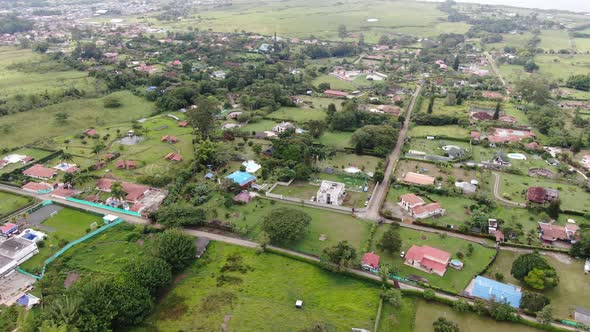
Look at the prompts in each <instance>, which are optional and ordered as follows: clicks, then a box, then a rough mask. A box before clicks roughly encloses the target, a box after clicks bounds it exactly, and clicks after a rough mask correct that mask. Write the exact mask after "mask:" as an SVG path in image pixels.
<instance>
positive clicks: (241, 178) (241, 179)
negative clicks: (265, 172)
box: [225, 171, 256, 186]
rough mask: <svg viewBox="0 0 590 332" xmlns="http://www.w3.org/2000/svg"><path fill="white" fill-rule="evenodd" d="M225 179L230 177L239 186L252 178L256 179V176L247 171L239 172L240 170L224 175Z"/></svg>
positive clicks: (252, 179)
mask: <svg viewBox="0 0 590 332" xmlns="http://www.w3.org/2000/svg"><path fill="white" fill-rule="evenodd" d="M225 178H226V179H230V180H232V181H233V182H235V183H237V184H239V185H240V186H244V185H246V184H248V183H250V182H252V181H254V180H256V177H255V176H254V175H252V174H250V173H247V172H240V171H235V172H233V173H231V174H230V175H228V176H226V177H225Z"/></svg>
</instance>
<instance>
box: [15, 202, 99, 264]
mask: <svg viewBox="0 0 590 332" xmlns="http://www.w3.org/2000/svg"><path fill="white" fill-rule="evenodd" d="M92 223H96V224H97V226H100V225H102V219H101V218H100V217H99V216H96V215H94V214H89V213H85V212H81V211H78V210H72V209H62V210H60V211H59V212H58V213H57V214H55V215H54V216H53V217H50V218H49V219H47V220H45V221H44V222H43V223H42V226H41V227H38V228H39V229H40V230H41V231H42V232H44V233H46V234H47V239H46V240H45V241H44V243H45V245H44V246H43V248H40V249H39V253H38V254H37V255H35V256H33V257H32V258H31V259H29V260H28V261H26V262H25V263H24V264H22V265H21V267H22V268H23V269H25V270H26V271H36V270H37V269H39V268H41V267H42V266H43V262H44V261H45V260H46V259H47V258H49V257H50V256H51V255H53V254H54V253H56V252H57V251H58V250H59V249H61V248H62V247H63V246H65V244H67V243H68V242H71V241H73V240H76V239H79V238H81V237H82V236H84V235H85V234H86V233H87V232H86V231H87V230H89V229H90V225H91V224H92Z"/></svg>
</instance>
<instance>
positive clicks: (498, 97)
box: [481, 91, 504, 100]
mask: <svg viewBox="0 0 590 332" xmlns="http://www.w3.org/2000/svg"><path fill="white" fill-rule="evenodd" d="M481 96H482V97H484V98H486V99H492V100H502V99H504V96H503V95H502V94H501V93H499V92H495V91H483V92H482V93H481Z"/></svg>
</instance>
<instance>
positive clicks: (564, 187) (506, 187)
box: [490, 174, 590, 212]
mask: <svg viewBox="0 0 590 332" xmlns="http://www.w3.org/2000/svg"><path fill="white" fill-rule="evenodd" d="M490 176H492V175H490ZM500 178H501V180H500V188H499V194H500V195H504V194H508V197H510V199H511V200H513V201H515V202H520V203H524V202H525V195H526V190H527V189H528V187H533V186H539V187H549V188H554V189H558V190H559V196H560V201H561V208H562V209H565V210H571V211H579V212H588V211H590V194H588V193H586V192H585V191H584V190H583V189H582V188H580V187H578V186H575V185H571V184H565V183H559V182H553V181H550V180H546V179H542V178H536V177H535V178H534V177H528V176H519V175H513V174H502V175H501V176H500Z"/></svg>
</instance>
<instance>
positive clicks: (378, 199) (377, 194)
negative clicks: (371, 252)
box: [357, 85, 422, 220]
mask: <svg viewBox="0 0 590 332" xmlns="http://www.w3.org/2000/svg"><path fill="white" fill-rule="evenodd" d="M421 90H422V86H421V85H417V86H416V90H415V91H414V94H413V95H412V100H411V101H410V105H409V107H408V111H407V112H406V118H405V121H404V125H403V126H402V128H401V130H400V132H399V135H398V138H397V143H396V144H395V148H393V151H391V153H390V154H389V161H388V163H387V167H386V168H385V172H384V174H385V176H384V178H383V181H382V182H381V183H379V184H378V185H377V188H376V189H375V190H374V191H373V192H374V193H373V196H372V197H371V200H370V201H369V204H368V206H367V209H366V211H365V212H362V213H359V214H357V216H358V217H360V218H363V219H370V220H378V219H379V217H380V215H379V210H380V209H381V206H382V205H383V202H384V201H385V195H387V190H388V189H389V184H390V178H391V174H392V173H393V168H394V167H395V164H396V163H397V161H398V160H399V157H400V155H401V153H402V147H403V145H404V142H405V140H406V136H407V135H408V130H409V128H410V123H411V117H412V110H413V109H414V107H415V106H416V100H417V99H418V96H419V95H420V91H421Z"/></svg>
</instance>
